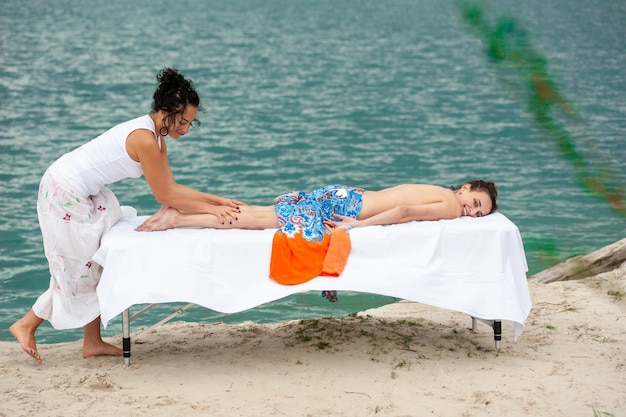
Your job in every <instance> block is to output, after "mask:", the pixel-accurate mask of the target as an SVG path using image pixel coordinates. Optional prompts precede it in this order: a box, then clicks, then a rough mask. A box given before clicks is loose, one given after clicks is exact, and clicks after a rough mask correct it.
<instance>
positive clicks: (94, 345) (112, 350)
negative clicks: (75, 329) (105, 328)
mask: <svg viewBox="0 0 626 417" xmlns="http://www.w3.org/2000/svg"><path fill="white" fill-rule="evenodd" d="M83 334H84V338H83V358H90V357H92V356H101V355H109V356H122V349H120V348H118V347H116V346H113V345H111V344H109V343H106V342H105V341H104V340H102V335H101V333H100V317H98V318H97V319H95V320H94V321H92V322H91V323H89V324H87V325H86V326H85V327H83Z"/></svg>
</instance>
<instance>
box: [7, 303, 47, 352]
mask: <svg viewBox="0 0 626 417" xmlns="http://www.w3.org/2000/svg"><path fill="white" fill-rule="evenodd" d="M41 323H43V319H42V318H39V317H37V316H36V315H35V313H34V312H33V310H32V309H31V310H29V311H28V313H26V315H25V316H24V317H22V318H21V319H19V320H18V321H16V322H15V323H13V325H12V326H11V327H10V328H9V330H10V331H11V334H12V335H13V337H15V338H16V339H17V341H18V342H19V344H20V346H22V349H24V352H26V353H28V354H29V355H30V356H32V357H33V359H35V360H36V361H37V362H39V363H41V357H40V356H39V352H38V351H37V344H36V343H35V331H37V328H39V325H41Z"/></svg>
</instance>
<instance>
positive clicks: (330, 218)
mask: <svg viewBox="0 0 626 417" xmlns="http://www.w3.org/2000/svg"><path fill="white" fill-rule="evenodd" d="M497 194H498V193H497V190H496V186H495V184H494V183H493V182H486V181H482V180H475V181H469V182H467V183H465V184H463V185H462V186H461V187H459V188H444V187H440V186H436V185H428V184H403V185H398V186H395V187H391V188H385V189H383V190H380V191H369V190H368V191H365V190H363V189H361V188H354V187H348V186H344V185H329V186H326V187H322V188H319V189H317V190H315V191H313V192H311V193H304V192H301V191H294V192H291V193H287V194H283V195H281V196H279V197H277V198H276V199H275V204H274V205H271V206H241V207H239V209H240V211H241V212H240V213H239V214H237V216H236V219H235V220H234V221H230V222H228V223H226V222H224V221H223V220H221V219H219V218H218V217H216V216H214V215H212V214H193V213H183V212H181V211H179V210H176V209H173V208H170V207H166V206H163V207H162V208H161V209H160V210H159V211H157V212H156V213H155V214H154V215H153V216H151V217H150V218H149V219H148V220H146V221H145V222H144V223H143V224H141V225H140V226H139V227H137V230H138V231H156V230H166V229H171V228H176V227H207V228H215V229H234V228H238V229H255V230H256V229H276V228H278V227H282V226H283V224H284V223H285V221H284V219H286V218H288V216H289V215H290V214H293V211H289V209H288V208H287V207H288V206H291V205H292V204H297V203H299V202H300V201H303V200H306V201H313V202H315V204H316V206H317V207H318V208H319V209H320V210H321V215H322V216H323V218H324V223H325V225H326V226H327V227H329V228H336V227H342V226H349V227H363V226H373V225H387V224H397V223H405V222H409V221H414V220H442V219H454V218H457V217H461V216H470V217H481V216H486V215H487V214H489V213H491V212H492V211H495V210H496V209H497V204H496V197H497ZM285 203H290V204H285Z"/></svg>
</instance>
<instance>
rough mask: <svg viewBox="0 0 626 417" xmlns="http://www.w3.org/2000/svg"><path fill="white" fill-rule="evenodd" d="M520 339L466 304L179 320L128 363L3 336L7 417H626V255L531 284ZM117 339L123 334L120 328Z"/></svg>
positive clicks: (0, 358)
mask: <svg viewBox="0 0 626 417" xmlns="http://www.w3.org/2000/svg"><path fill="white" fill-rule="evenodd" d="M530 290H531V295H532V300H533V308H532V310H531V313H530V316H529V318H528V320H527V321H526V329H525V331H524V333H523V334H522V335H521V336H520V338H519V339H518V340H517V341H514V340H513V324H512V323H510V322H504V323H503V340H502V347H501V350H500V352H497V351H496V350H495V348H494V342H493V332H492V330H491V329H490V328H489V327H488V326H486V325H484V324H482V323H479V326H478V331H477V332H475V333H472V331H471V319H470V318H469V317H468V316H466V315H464V314H461V313H457V312H452V311H447V310H443V309H438V308H434V307H429V306H426V305H422V304H417V303H411V302H400V303H396V304H391V305H388V306H384V307H381V308H378V309H373V310H368V311H364V312H360V313H358V314H354V315H351V316H349V317H345V318H323V319H319V320H303V321H290V322H283V323H279V324H271V325H256V324H254V323H243V324H240V325H226V324H223V323H217V324H197V323H181V322H178V323H171V324H167V325H164V326H162V327H159V328H157V329H155V330H152V331H150V332H148V333H146V334H144V335H143V336H142V337H141V338H140V339H139V340H137V342H136V343H134V344H133V348H132V354H133V357H132V363H131V365H130V367H126V366H124V365H123V359H122V358H120V357H98V358H90V359H82V357H81V346H82V343H81V341H77V342H72V343H63V344H54V345H40V346H39V351H40V353H41V355H42V358H43V360H44V362H43V363H42V364H37V363H35V361H33V360H31V359H30V357H28V356H27V355H26V354H25V353H24V352H22V350H21V348H20V347H19V346H18V344H17V343H9V342H2V343H0V353H1V355H0V376H1V378H0V392H1V397H0V416H2V417H9V416H11V417H12V416H33V417H34V416H46V417H48V416H63V417H67V416H120V415H126V416H153V417H159V416H163V417H165V416H168V417H169V416H307V417H309V416H311V417H314V416H315V417H317V416H468V417H469V416H485V415H498V416H502V415H505V416H520V415H534V416H568V417H571V416H594V415H599V416H616V417H617V416H624V415H626V347H625V346H626V298H625V297H624V295H625V294H626V264H625V265H622V267H621V268H619V269H616V270H614V271H611V272H609V273H604V274H600V275H597V276H594V277H590V278H586V279H583V280H577V281H564V282H553V283H549V284H541V283H531V284H530ZM109 341H111V342H113V343H115V344H118V345H121V336H116V337H114V338H111V339H110V340H109Z"/></svg>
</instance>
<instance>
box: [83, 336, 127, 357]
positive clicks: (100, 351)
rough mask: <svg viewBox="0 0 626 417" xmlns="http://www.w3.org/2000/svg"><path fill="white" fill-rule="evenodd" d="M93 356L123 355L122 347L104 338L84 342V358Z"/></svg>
mask: <svg viewBox="0 0 626 417" xmlns="http://www.w3.org/2000/svg"><path fill="white" fill-rule="evenodd" d="M93 356H122V349H120V348H118V347H117V346H113V345H112V344H110V343H106V342H105V341H103V340H100V341H99V342H91V343H90V342H86V341H85V342H83V358H91V357H93Z"/></svg>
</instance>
